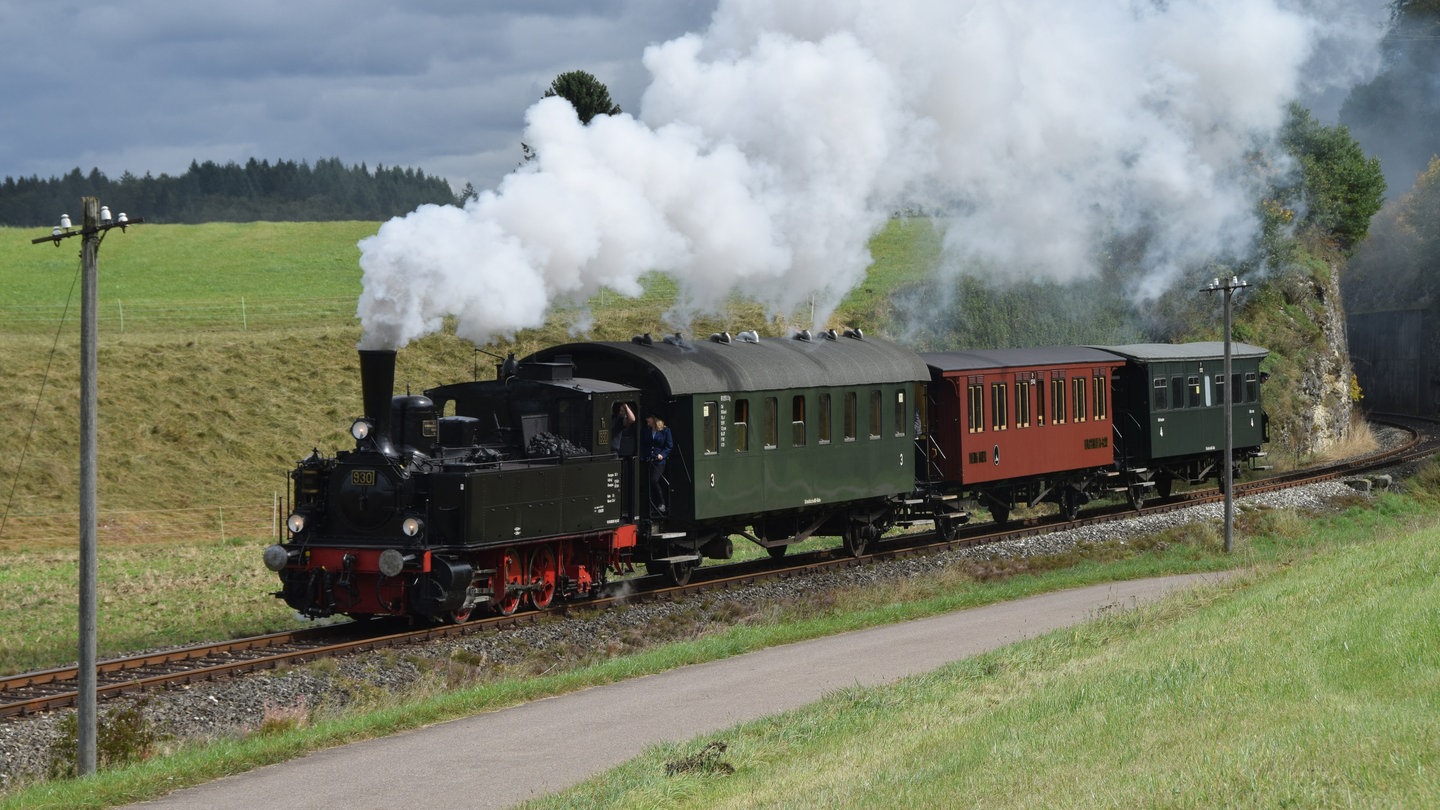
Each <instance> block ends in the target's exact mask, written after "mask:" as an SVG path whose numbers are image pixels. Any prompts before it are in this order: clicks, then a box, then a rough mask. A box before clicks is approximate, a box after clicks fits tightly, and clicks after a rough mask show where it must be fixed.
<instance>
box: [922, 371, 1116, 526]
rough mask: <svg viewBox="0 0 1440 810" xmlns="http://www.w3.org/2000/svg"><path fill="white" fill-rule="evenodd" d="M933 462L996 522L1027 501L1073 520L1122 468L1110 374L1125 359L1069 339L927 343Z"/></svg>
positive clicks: (938, 473) (950, 486)
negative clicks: (953, 348) (1027, 344)
mask: <svg viewBox="0 0 1440 810" xmlns="http://www.w3.org/2000/svg"><path fill="white" fill-rule="evenodd" d="M920 357H921V359H923V360H924V361H925V363H926V364H927V365H928V366H929V367H930V379H931V386H930V399H931V403H930V436H931V441H932V444H931V452H930V470H929V475H930V477H931V479H932V480H938V481H940V482H942V483H941V487H942V488H943V489H945V490H946V491H949V492H953V493H958V494H961V495H962V496H963V497H964V498H966V499H973V500H974V501H975V502H977V503H978V504H979V505H981V506H985V507H988V508H989V510H990V513H991V515H992V516H993V517H994V518H995V520H996V521H997V522H1001V523H1003V522H1005V521H1006V520H1007V519H1008V518H1009V515H1010V510H1011V509H1012V508H1014V507H1015V506H1018V505H1021V504H1030V505H1033V504H1037V503H1042V502H1050V503H1055V504H1058V505H1059V507H1060V512H1061V514H1063V515H1064V516H1065V517H1066V518H1067V519H1072V520H1073V519H1074V517H1075V516H1076V514H1077V513H1078V512H1079V509H1080V506H1081V505H1082V504H1084V503H1086V502H1088V501H1089V500H1090V494H1091V493H1092V492H1095V491H1096V490H1097V489H1098V488H1099V487H1100V485H1101V481H1102V479H1103V478H1105V477H1106V476H1107V475H1111V474H1113V470H1112V467H1113V465H1114V460H1115V459H1114V451H1113V449H1112V447H1111V442H1112V423H1111V417H1110V409H1111V403H1110V381H1111V377H1112V376H1113V374H1114V371H1115V369H1117V368H1119V367H1120V366H1122V365H1124V362H1125V361H1124V359H1123V358H1121V357H1119V356H1117V355H1114V354H1111V353H1109V352H1106V351H1101V350H1099V349H1091V348H1086V347H1083V346H1061V347H1050V348H1033V349H997V350H994V351H968V352H927V353H921V355H920Z"/></svg>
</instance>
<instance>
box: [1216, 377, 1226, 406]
mask: <svg viewBox="0 0 1440 810" xmlns="http://www.w3.org/2000/svg"><path fill="white" fill-rule="evenodd" d="M1215 402H1216V404H1219V405H1224V404H1225V375H1224V374H1216V375H1215Z"/></svg>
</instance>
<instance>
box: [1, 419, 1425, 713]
mask: <svg viewBox="0 0 1440 810" xmlns="http://www.w3.org/2000/svg"><path fill="white" fill-rule="evenodd" d="M1377 421H1383V422H1384V423H1386V424H1391V425H1394V426H1396V427H1400V428H1402V429H1404V430H1407V431H1409V432H1410V434H1411V439H1410V440H1409V441H1408V442H1406V443H1405V444H1404V445H1403V446H1400V447H1396V448H1392V449H1390V450H1388V451H1385V452H1381V453H1376V454H1373V455H1370V456H1365V457H1362V458H1358V459H1353V460H1348V461H1344V462H1340V463H1336V464H1332V465H1327V466H1325V467H1322V468H1311V469H1308V470H1302V471H1297V472H1293V473H1284V474H1280V475H1274V476H1270V477H1266V478H1262V479H1258V480H1254V481H1250V482H1247V483H1245V484H1240V485H1237V486H1236V494H1237V495H1239V496H1244V495H1253V494H1258V493H1261V492H1267V491H1271V490H1275V489H1281V488H1285V487H1294V486H1303V485H1305V484H1309V483H1315V482H1319V481H1325V480H1333V479H1336V478H1343V477H1346V476H1352V475H1358V474H1360V473H1363V472H1366V471H1371V470H1377V469H1383V468H1386V467H1390V466H1394V465H1397V464H1403V463H1407V462H1410V461H1415V460H1418V459H1421V458H1424V457H1427V456H1429V455H1433V454H1434V453H1436V452H1437V451H1440V430H1437V426H1436V424H1435V423H1434V422H1430V421H1426V420H1420V419H1414V418H1411V417H1400V416H1386V417H1384V418H1383V420H1377ZM1222 498H1223V495H1222V494H1221V493H1220V492H1218V491H1217V490H1213V489H1210V490H1192V491H1187V492H1181V493H1177V494H1176V495H1174V496H1172V497H1170V498H1168V499H1165V500H1164V501H1163V502H1157V503H1155V504H1153V505H1151V506H1147V507H1146V508H1145V509H1144V510H1143V513H1146V514H1153V513H1158V512H1164V511H1169V510H1174V509H1182V508H1186V507H1190V506H1194V505H1196V504H1199V503H1206V502H1214V501H1219V500H1221V499H1222ZM1135 515H1136V510H1134V509H1133V508H1131V507H1130V506H1129V505H1127V504H1118V505H1114V506H1107V507H1101V508H1098V509H1092V510H1090V511H1088V512H1087V513H1086V515H1085V516H1084V517H1082V518H1081V519H1079V520H1076V521H1069V522H1061V521H1058V520H1057V519H1054V518H1038V519H1032V520H1027V521H1021V522H1017V523H1016V524H1014V525H1011V526H1008V527H1006V528H1003V529H1000V530H998V531H997V530H996V527H995V526H994V525H993V524H988V523H986V524H980V525H977V526H974V527H965V528H964V529H962V531H960V532H959V533H958V534H957V535H956V536H955V537H954V539H948V540H947V539H943V538H940V537H939V536H938V535H936V534H935V533H934V532H925V533H917V534H914V535H909V536H906V537H903V538H896V539H892V540H887V541H886V542H885V543H883V544H880V545H878V546H872V550H871V552H870V553H869V554H866V555H865V556H864V557H861V558H854V557H850V556H848V555H845V554H843V552H841V551H840V550H839V549H826V550H821V551H814V552H809V553H805V554H797V555H793V556H790V557H786V558H784V559H783V561H782V562H778V563H777V561H775V560H771V559H768V558H763V559H758V560H753V561H747V562H741V563H732V564H728V565H718V566H707V567H702V568H700V569H698V570H696V571H695V574H694V576H693V578H692V580H691V581H690V582H689V583H688V584H686V585H684V586H666V585H665V584H664V583H662V581H661V578H660V577H658V576H653V577H651V576H647V577H643V578H639V579H635V580H626V582H627V587H626V588H625V593H624V595H623V596H619V595H610V596H602V597H600V598H598V599H594V600H591V601H588V602H584V603H580V604H570V605H557V606H556V607H554V608H551V609H549V610H547V611H543V612H529V613H520V614H516V615H513V616H496V617H488V618H482V619H477V620H474V621H471V622H468V623H466V624H462V625H446V626H435V627H425V628H421V629H411V628H406V627H404V626H403V625H402V624H400V623H398V622H390V621H386V620H373V621H369V622H348V623H343V624H336V625H330V626H326V627H311V628H305V629H301V630H295V631H290V632H282V633H271V634H267V635H263V636H255V637H252V638H243V639H235V640H231V641H223V642H217V643H212V644H198V645H194V646H190V647H184V648H179V649H171V650H164V651H160V652H153V653H144V654H140V655H134V656H128V657H124V658H116V659H111V660H107V661H103V662H101V663H100V664H99V665H98V667H97V670H98V671H97V683H98V686H97V698H98V699H100V700H108V699H112V698H115V697H119V696H122V695H131V694H136V693H139V692H144V691H146V690H152V689H160V688H165V687H170V686H177V685H182V684H188V683H195V682H200V681H210V680H217V679H221V678H227V677H233V676H235V675H241V674H245V673H250V672H257V671H261V670H267V669H275V668H277V667H281V666H286V665H292V664H296V663H302V662H305V661H311V660H315V659H320V658H326V657H334V656H340V655H347V654H351V653H357V652H365V651H370V650H378V649H384V648H393V647H400V646H405V645H413V644H422V643H425V642H428V641H431V640H434V639H439V638H446V637H454V636H460V635H468V634H473V633H485V632H494V631H496V630H500V629H504V628H508V627H513V626H516V625H519V624H525V623H533V622H536V621H538V620H539V619H540V618H541V617H543V616H546V615H552V614H561V615H563V614H565V613H567V612H570V611H575V610H593V609H603V608H605V607H606V606H608V605H610V604H612V603H615V602H617V601H622V600H635V599H646V598H652V599H653V598H659V599H674V598H679V597H681V596H683V595H685V594H690V593H701V592H705V591H710V590H715V589H721V588H734V587H740V586H743V585H746V584H749V583H753V582H759V581H762V580H769V579H783V578H787V577H796V576H801V575H803V574H806V573H810V572H816V571H823V570H826V569H829V568H837V567H849V566H855V565H864V564H866V562H867V561H878V560H889V559H896V558H899V557H906V556H914V555H921V554H932V553H935V552H937V551H941V550H945V549H953V548H956V547H961V546H974V545H981V544H984V543H989V542H996V541H1001V540H1013V539H1020V538H1025V537H1029V536H1033V535H1038V534H1043V533H1046V532H1050V531H1055V530H1057V529H1060V528H1072V527H1077V526H1084V525H1093V524H1097V523H1103V522H1107V521H1115V520H1124V519H1127V518H1130V517H1133V516H1135ZM77 678H78V670H77V668H76V667H73V666H71V667H59V668H55V669H49V670H44V671H39V672H30V673H23V674H19V675H13V676H6V677H3V678H0V719H15V718H23V717H26V716H30V715H35V714H38V713H41V712H46V711H51V710H54V709H60V708H67V707H70V706H74V705H75V703H76V699H77V691H76V688H77V687H76V683H77Z"/></svg>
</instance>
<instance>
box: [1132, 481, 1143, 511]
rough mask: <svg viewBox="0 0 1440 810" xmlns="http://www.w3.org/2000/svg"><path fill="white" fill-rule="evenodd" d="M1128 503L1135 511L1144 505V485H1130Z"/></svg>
mask: <svg viewBox="0 0 1440 810" xmlns="http://www.w3.org/2000/svg"><path fill="white" fill-rule="evenodd" d="M1130 505H1131V506H1132V507H1134V508H1135V511H1137V512H1138V511H1140V510H1141V509H1143V508H1144V507H1145V488H1144V487H1130Z"/></svg>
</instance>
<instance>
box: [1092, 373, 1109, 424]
mask: <svg viewBox="0 0 1440 810" xmlns="http://www.w3.org/2000/svg"><path fill="white" fill-rule="evenodd" d="M1109 400H1110V386H1108V385H1106V384H1105V373H1104V372H1096V373H1095V421H1097V422H1101V421H1104V420H1105V419H1106V418H1108V417H1109V416H1110V401H1109Z"/></svg>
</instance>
